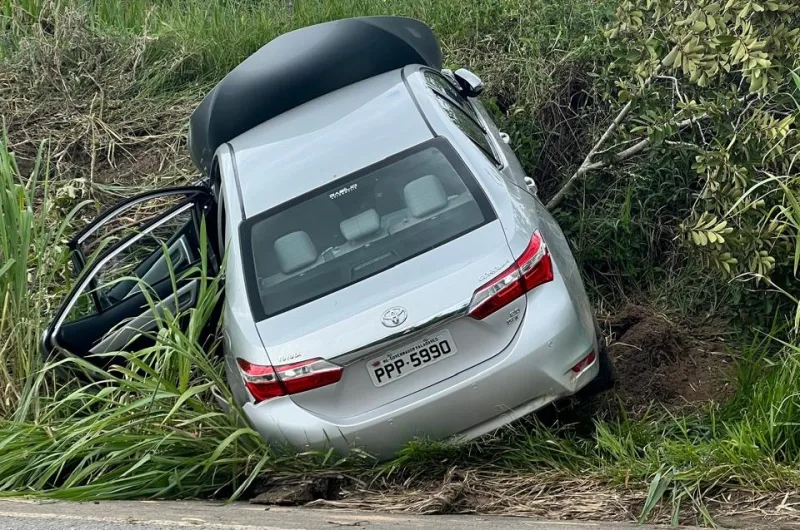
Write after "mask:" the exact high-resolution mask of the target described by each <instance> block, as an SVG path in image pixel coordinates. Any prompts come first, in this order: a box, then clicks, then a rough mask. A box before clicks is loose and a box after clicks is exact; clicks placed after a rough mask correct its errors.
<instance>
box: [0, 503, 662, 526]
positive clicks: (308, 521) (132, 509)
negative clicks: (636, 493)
mask: <svg viewBox="0 0 800 530" xmlns="http://www.w3.org/2000/svg"><path fill="white" fill-rule="evenodd" d="M186 528H198V529H200V528H209V529H218V530H256V529H260V530H334V529H337V528H366V529H370V530H372V529H389V528H391V529H405V528H408V529H423V530H444V529H449V528H454V529H458V530H495V529H503V530H632V529H634V528H637V529H640V530H644V529H645V527H641V526H633V525H618V524H606V523H570V522H564V521H534V520H531V519H518V518H499V517H478V516H441V517H439V516H404V515H385V514H376V513H372V512H369V513H366V512H353V511H344V510H321V509H320V510H313V509H299V508H277V507H273V508H266V507H264V506H259V505H254V504H244V503H237V504H231V505H221V504H213V503H208V502H150V501H141V502H100V503H91V502H89V503H61V502H44V503H43V502H29V501H17V500H9V501H5V500H3V501H0V529H9V530H11V529H13V530H186ZM650 528H655V527H650Z"/></svg>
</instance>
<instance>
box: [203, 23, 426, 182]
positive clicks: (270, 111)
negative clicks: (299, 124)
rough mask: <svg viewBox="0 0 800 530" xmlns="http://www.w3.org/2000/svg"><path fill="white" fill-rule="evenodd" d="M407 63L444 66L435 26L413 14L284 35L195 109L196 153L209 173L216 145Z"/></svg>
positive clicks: (242, 67)
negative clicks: (326, 95) (408, 16)
mask: <svg viewBox="0 0 800 530" xmlns="http://www.w3.org/2000/svg"><path fill="white" fill-rule="evenodd" d="M409 64H422V65H426V66H430V67H431V68H435V69H437V70H440V69H441V68H442V52H441V49H440V48H439V43H438V42H437V40H436V36H435V35H434V33H433V31H432V30H431V29H430V28H429V27H428V26H426V25H425V24H424V23H422V22H420V21H419V20H415V19H412V18H404V17H359V18H348V19H343V20H335V21H332V22H324V23H322V24H317V25H314V26H309V27H306V28H301V29H298V30H295V31H292V32H289V33H286V34H284V35H281V36H280V37H278V38H276V39H274V40H272V41H270V42H269V43H267V44H266V45H264V46H262V47H261V48H260V49H259V50H258V51H256V52H255V53H254V54H253V55H251V56H250V57H248V58H247V59H245V60H244V61H243V62H242V63H241V64H239V66H237V67H236V68H234V69H233V70H231V72H230V73H229V74H228V75H226V76H225V77H224V78H223V79H222V81H220V82H219V83H218V84H217V85H216V86H215V87H214V88H213V89H212V90H211V92H209V93H208V95H206V97H205V98H204V99H203V101H202V102H201V103H200V105H199V106H198V107H197V108H196V109H195V111H194V112H193V113H192V116H191V118H190V119H189V151H190V154H191V157H192V161H193V162H194V164H195V165H196V166H197V167H198V168H199V169H201V170H202V171H203V173H204V174H206V175H207V174H208V173H209V171H210V169H211V167H210V166H211V161H212V157H213V156H214V153H215V152H216V150H217V148H218V147H219V146H220V145H222V144H223V143H225V142H228V141H230V140H232V139H233V138H235V137H236V136H239V135H240V134H242V133H243V132H245V131H247V130H249V129H252V128H253V127H255V126H257V125H259V124H260V123H263V122H265V121H267V120H269V119H271V118H273V117H275V116H277V115H279V114H282V113H283V112H286V111H288V110H290V109H293V108H294V107H297V106H299V105H302V104H303V103H306V102H308V101H311V100H312V99H315V98H318V97H320V96H323V95H325V94H327V93H329V92H333V91H334V90H338V89H340V88H342V87H345V86H347V85H351V84H353V83H357V82H359V81H362V80H364V79H368V78H370V77H373V76H376V75H379V74H382V73H384V72H389V71H392V70H396V69H398V68H402V67H404V66H407V65H409Z"/></svg>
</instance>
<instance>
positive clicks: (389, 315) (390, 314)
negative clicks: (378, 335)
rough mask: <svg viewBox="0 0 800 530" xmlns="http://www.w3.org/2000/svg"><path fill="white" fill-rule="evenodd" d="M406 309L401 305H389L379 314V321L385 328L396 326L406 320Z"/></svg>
mask: <svg viewBox="0 0 800 530" xmlns="http://www.w3.org/2000/svg"><path fill="white" fill-rule="evenodd" d="M407 318H408V311H406V310H405V308H403V307H399V306H398V307H390V308H389V309H387V310H386V311H384V312H383V315H381V323H382V324H383V325H384V326H386V327H387V328H396V327H397V326H399V325H400V324H402V323H403V322H405V321H406V319H407Z"/></svg>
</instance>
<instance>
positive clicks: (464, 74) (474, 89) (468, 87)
mask: <svg viewBox="0 0 800 530" xmlns="http://www.w3.org/2000/svg"><path fill="white" fill-rule="evenodd" d="M453 75H454V76H455V78H456V82H458V86H459V87H461V93H462V94H464V95H465V96H466V97H468V98H476V97H478V96H480V95H481V94H482V93H483V89H484V86H483V81H481V78H480V77H478V76H477V75H475V74H473V73H472V72H470V71H469V70H467V69H466V68H459V69H458V70H456V71H455V73H454V74H453Z"/></svg>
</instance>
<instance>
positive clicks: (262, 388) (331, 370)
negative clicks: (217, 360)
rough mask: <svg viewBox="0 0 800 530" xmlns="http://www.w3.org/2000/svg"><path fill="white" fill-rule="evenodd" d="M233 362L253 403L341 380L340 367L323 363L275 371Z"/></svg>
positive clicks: (315, 360) (296, 365)
mask: <svg viewBox="0 0 800 530" xmlns="http://www.w3.org/2000/svg"><path fill="white" fill-rule="evenodd" d="M236 362H237V363H238V364H239V371H240V372H241V374H242V379H243V380H244V385H245V386H246V387H247V390H248V391H249V392H250V395H251V396H253V399H254V400H255V401H256V403H258V402H261V401H266V400H268V399H271V398H274V397H278V396H285V395H287V394H298V393H300V392H305V391H307V390H313V389H315V388H320V387H323V386H327V385H332V384H333V383H337V382H339V380H340V379H341V378H342V367H341V366H337V365H335V364H333V363H329V362H328V361H326V360H324V359H311V360H309V361H303V362H299V363H294V364H284V365H280V366H275V367H273V366H263V365H260V364H253V363H251V362H248V361H245V360H244V359H236Z"/></svg>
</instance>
